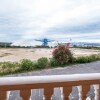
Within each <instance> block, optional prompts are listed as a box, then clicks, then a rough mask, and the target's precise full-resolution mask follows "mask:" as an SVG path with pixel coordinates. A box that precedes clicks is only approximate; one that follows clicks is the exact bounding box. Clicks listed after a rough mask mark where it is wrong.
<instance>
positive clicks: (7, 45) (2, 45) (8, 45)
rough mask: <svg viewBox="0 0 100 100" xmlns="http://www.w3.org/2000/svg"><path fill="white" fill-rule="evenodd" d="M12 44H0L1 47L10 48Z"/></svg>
mask: <svg viewBox="0 0 100 100" xmlns="http://www.w3.org/2000/svg"><path fill="white" fill-rule="evenodd" d="M11 44H12V43H8V42H0V47H10V46H11Z"/></svg>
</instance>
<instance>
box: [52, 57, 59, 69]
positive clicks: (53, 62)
mask: <svg viewBox="0 0 100 100" xmlns="http://www.w3.org/2000/svg"><path fill="white" fill-rule="evenodd" d="M50 66H51V67H57V66H59V64H58V63H57V61H56V60H55V59H54V58H51V59H50Z"/></svg>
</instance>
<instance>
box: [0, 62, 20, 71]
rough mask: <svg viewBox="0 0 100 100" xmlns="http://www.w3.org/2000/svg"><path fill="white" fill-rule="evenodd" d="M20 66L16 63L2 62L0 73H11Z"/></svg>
mask: <svg viewBox="0 0 100 100" xmlns="http://www.w3.org/2000/svg"><path fill="white" fill-rule="evenodd" d="M19 66H20V64H19V63H17V62H2V63H1V64H0V73H13V72H15V71H17V70H18V69H19Z"/></svg>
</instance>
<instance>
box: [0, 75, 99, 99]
mask: <svg viewBox="0 0 100 100" xmlns="http://www.w3.org/2000/svg"><path fill="white" fill-rule="evenodd" d="M91 85H93V87H94V90H95V91H94V94H95V96H94V98H91V99H90V100H100V98H99V94H100V93H99V85H100V73H92V74H71V75H48V76H27V77H26V76H24V77H1V78H0V100H7V99H8V96H7V93H8V94H9V92H7V91H13V90H20V97H21V98H22V100H30V97H31V89H41V88H43V89H44V96H43V99H44V100H52V95H53V92H54V88H56V87H62V93H61V95H62V100H70V99H69V97H70V93H71V92H72V86H77V87H78V95H79V100H86V98H87V93H88V92H89V90H90V86H91Z"/></svg>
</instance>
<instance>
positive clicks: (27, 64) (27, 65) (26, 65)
mask: <svg viewBox="0 0 100 100" xmlns="http://www.w3.org/2000/svg"><path fill="white" fill-rule="evenodd" d="M21 69H22V70H33V69H34V64H33V62H32V61H31V60H29V59H23V60H21Z"/></svg>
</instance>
